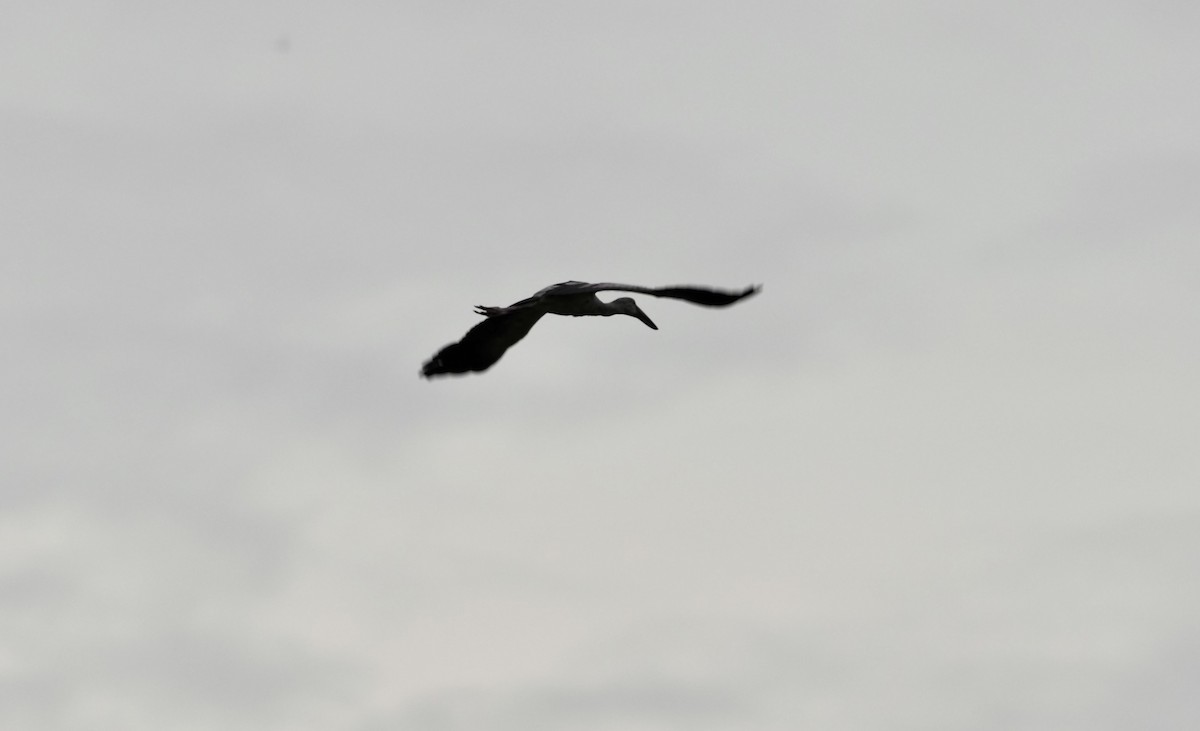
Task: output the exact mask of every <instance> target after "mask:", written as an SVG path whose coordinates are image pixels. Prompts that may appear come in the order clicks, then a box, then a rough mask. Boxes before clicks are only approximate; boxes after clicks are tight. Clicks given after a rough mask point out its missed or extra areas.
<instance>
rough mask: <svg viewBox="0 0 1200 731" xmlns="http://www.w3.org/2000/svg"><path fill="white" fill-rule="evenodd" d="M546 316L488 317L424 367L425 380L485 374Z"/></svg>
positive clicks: (528, 312) (524, 313)
mask: <svg viewBox="0 0 1200 731" xmlns="http://www.w3.org/2000/svg"><path fill="white" fill-rule="evenodd" d="M543 314H545V313H544V312H541V311H539V310H533V309H521V310H517V311H515V312H509V313H506V314H504V315H497V316H495V317H488V318H485V319H484V320H483V322H480V323H479V324H477V325H475V327H473V328H471V329H470V330H468V331H467V334H466V335H464V336H463V338H462V340H459V341H458V342H457V343H451V344H450V345H447V346H446V347H444V348H442V349H441V350H439V351H438V353H437V355H435V356H433V357H432V358H430V359H429V361H428V362H427V363H425V365H424V366H422V367H421V375H422V376H424V377H425V378H430V377H433V376H441V375H446V374H450V373H468V372H471V371H486V370H487V369H488V368H491V367H492V365H494V364H495V362H496V361H498V360H500V356H502V355H504V353H505V351H507V350H508V349H509V348H511V347H512V346H514V345H516V344H517V342H519V341H520V340H521V338H523V337H525V336H526V335H527V334H529V331H530V330H531V329H533V326H534V325H535V324H537V321H538V320H539V319H541V317H542V315H543Z"/></svg>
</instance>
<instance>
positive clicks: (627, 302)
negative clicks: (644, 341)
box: [612, 297, 658, 330]
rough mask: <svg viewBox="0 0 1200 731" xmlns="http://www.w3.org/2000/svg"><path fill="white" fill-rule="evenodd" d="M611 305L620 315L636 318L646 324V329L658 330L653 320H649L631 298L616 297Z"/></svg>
mask: <svg viewBox="0 0 1200 731" xmlns="http://www.w3.org/2000/svg"><path fill="white" fill-rule="evenodd" d="M612 305H613V306H615V307H616V308H617V309H618V311H619V312H620V313H621V314H623V315H629V316H630V317H636V318H637V319H639V320H641V321H642V322H644V323H646V327H648V328H650V329H651V330H657V329H658V325H655V324H654V320H651V319H650V316H649V315H647V314H646V313H645V312H642V308H641V307H638V304H637V302H634V301H633V298H631V297H618V298H616V299H615V300H613V301H612Z"/></svg>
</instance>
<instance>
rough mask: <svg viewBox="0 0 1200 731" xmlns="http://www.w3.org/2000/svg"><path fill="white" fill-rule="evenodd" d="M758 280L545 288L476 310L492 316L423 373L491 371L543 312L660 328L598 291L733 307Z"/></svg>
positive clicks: (625, 301)
mask: <svg viewBox="0 0 1200 731" xmlns="http://www.w3.org/2000/svg"><path fill="white" fill-rule="evenodd" d="M759 289H761V287H760V286H758V285H753V286H750V287H746V288H745V289H743V290H741V291H739V292H731V291H725V290H719V289H710V288H708V287H694V286H674V287H639V286H637V285H634V284H613V283H611V282H605V283H603V284H588V283H587V282H576V281H570V282H560V283H559V284H552V285H550V286H549V287H546V288H545V289H543V290H541V291H539V292H538V293H537V294H535V295H533V296H532V297H530V298H528V299H523V300H521V301H520V302H516V303H513V304H511V305H509V306H508V307H483V306H482V305H481V306H478V307H476V308H475V313H476V314H479V315H483V316H484V317H485V318H486V319H485V320H484V321H483V322H481V323H479V324H477V325H476V326H475V327H473V328H471V329H470V330H468V331H467V334H466V335H464V336H463V338H462V340H459V341H458V342H457V343H451V344H450V345H447V346H446V347H444V348H442V349H441V350H439V351H438V352H437V355H435V356H433V357H432V358H430V359H429V361H428V362H426V363H425V365H424V366H423V367H422V368H421V376H423V377H424V378H433V377H435V376H444V375H447V374H454V373H468V372H471V371H477V372H478V371H486V370H487V369H488V368H491V367H492V366H493V365H494V364H495V363H496V361H498V360H500V356H502V355H504V352H505V351H506V350H508V349H509V348H511V347H512V346H514V345H516V344H517V342H518V341H520V339H521V338H523V337H525V336H526V335H527V334H528V333H529V331H530V330H531V329H532V328H533V326H534V325H535V324H537V321H538V320H540V319H541V317H542V315H545V314H552V315H570V316H572V317H582V316H585V315H599V316H601V317H608V316H609V315H629V316H630V317H636V318H637V319H639V320H641V321H642V322H643V323H645V325H646V327H649V328H650V329H652V330H657V329H658V325H655V324H654V321H653V320H651V319H650V318H649V317H648V316H647V315H646V313H645V312H642V308H640V307H638V305H637V303H636V302H634V301H633V299H631V298H629V297H618V298H617V299H615V300H613V301H612V302H601V301H600V298H599V297H597V296H596V293H597V292H605V291H611V292H637V293H640V294H648V295H651V296H653V297H668V298H670V299H680V300H687V301H688V302H692V303H694V304H698V305H704V306H706V307H728V306H729V305H732V304H733V303H734V302H738V301H739V300H742V299H745V298H746V297H749V296H751V295H753V294H756V293H757V292H758V291H759Z"/></svg>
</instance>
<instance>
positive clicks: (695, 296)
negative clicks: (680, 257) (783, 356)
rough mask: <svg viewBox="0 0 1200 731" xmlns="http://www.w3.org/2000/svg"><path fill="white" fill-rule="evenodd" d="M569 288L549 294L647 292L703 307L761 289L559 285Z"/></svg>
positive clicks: (724, 303)
mask: <svg viewBox="0 0 1200 731" xmlns="http://www.w3.org/2000/svg"><path fill="white" fill-rule="evenodd" d="M560 286H563V287H566V288H569V289H570V290H571V291H559V290H555V291H554V292H552V293H551V294H582V293H585V292H591V293H595V292H637V293H639V294H648V295H650V296H652V297H668V298H670V299H677V300H687V301H688V302H692V303H694V304H697V305H704V306H705V307H728V306H729V305H732V304H733V303H734V302H737V301H739V300H743V299H745V298H747V297H749V296H751V295H753V294H756V293H757V292H758V290H760V289H762V287H761V286H759V285H752V286H749V287H746V288H745V289H743V290H741V291H737V292H734V291H730V290H725V289H713V288H711V287H697V286H695V285H674V286H670V287H639V286H638V285H636V284H614V283H612V282H604V283H601V284H584V283H582V282H567V283H564V284H563V285H560Z"/></svg>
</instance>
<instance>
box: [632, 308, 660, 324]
mask: <svg viewBox="0 0 1200 731" xmlns="http://www.w3.org/2000/svg"><path fill="white" fill-rule="evenodd" d="M633 316H634V317H636V318H637V319H639V320H641V321H642V322H644V323H646V327H648V328H650V329H651V330H657V329H658V325H655V324H654V320H651V319H650V316H649V315H647V314H646V313H645V312H642V308H641V307H638V306H637V305H634V306H633Z"/></svg>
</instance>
